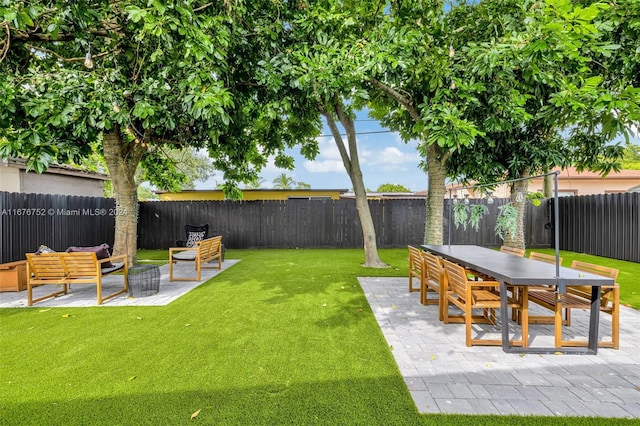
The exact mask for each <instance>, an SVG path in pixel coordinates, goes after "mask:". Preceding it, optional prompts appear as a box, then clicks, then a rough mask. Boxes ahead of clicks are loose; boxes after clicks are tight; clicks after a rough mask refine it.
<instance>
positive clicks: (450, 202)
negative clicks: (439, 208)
mask: <svg viewBox="0 0 640 426" xmlns="http://www.w3.org/2000/svg"><path fill="white" fill-rule="evenodd" d="M452 204H453V198H452V196H451V188H449V248H451V221H452V220H453V211H452V208H451V205H452Z"/></svg>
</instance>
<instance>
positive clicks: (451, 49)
mask: <svg viewBox="0 0 640 426" xmlns="http://www.w3.org/2000/svg"><path fill="white" fill-rule="evenodd" d="M455 54H456V51H455V50H453V44H449V57H450V58H453V57H454V56H455Z"/></svg>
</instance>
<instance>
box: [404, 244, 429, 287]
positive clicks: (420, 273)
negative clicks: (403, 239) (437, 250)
mask: <svg viewBox="0 0 640 426" xmlns="http://www.w3.org/2000/svg"><path fill="white" fill-rule="evenodd" d="M407 248H408V249H409V293H411V292H413V291H422V286H423V283H424V281H425V279H426V268H425V267H424V262H423V260H422V255H421V254H420V253H421V250H420V249H418V248H416V247H413V246H407ZM414 278H417V279H418V280H420V282H419V286H418V287H414V286H413V279H414Z"/></svg>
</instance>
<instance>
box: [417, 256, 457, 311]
mask: <svg viewBox="0 0 640 426" xmlns="http://www.w3.org/2000/svg"><path fill="white" fill-rule="evenodd" d="M422 257H423V259H424V262H425V264H426V266H427V280H426V286H427V288H429V289H431V290H432V291H434V292H437V293H438V301H437V302H438V319H439V320H440V321H444V310H445V309H447V308H448V306H449V305H448V303H447V302H446V292H447V287H448V285H447V280H446V273H445V271H444V269H443V267H442V262H441V259H440V258H439V257H438V256H436V255H435V254H433V253H429V252H423V253H422ZM425 296H426V292H425ZM425 299H426V297H425ZM429 302H430V300H429V299H426V300H425V301H423V302H422V303H423V304H424V305H428V304H430V303H429ZM452 322H454V321H452Z"/></svg>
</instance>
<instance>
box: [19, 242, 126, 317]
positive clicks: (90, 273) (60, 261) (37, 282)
mask: <svg viewBox="0 0 640 426" xmlns="http://www.w3.org/2000/svg"><path fill="white" fill-rule="evenodd" d="M107 262H111V263H112V265H113V266H112V267H108V268H102V266H103V265H104V264H105V263H107ZM113 262H115V263H113ZM116 271H122V272H123V280H124V285H123V288H122V289H119V290H118V291H116V292H115V293H112V294H109V295H107V296H103V295H102V277H103V276H105V275H107V274H110V273H113V272H116ZM127 271H128V265H127V256H126V255H124V254H123V255H120V256H112V257H109V258H107V259H98V257H97V255H96V253H94V252H73V253H41V254H35V253H27V304H28V305H29V306H33V304H34V303H37V302H40V301H42V300H46V299H50V298H52V297H57V296H60V295H62V294H67V293H68V291H69V285H70V284H95V285H96V293H97V302H98V305H101V304H102V303H103V302H104V301H105V300H109V299H111V298H113V297H116V296H118V295H119V294H122V293H125V292H127V290H128V287H129V283H128V281H127ZM50 284H53V285H61V286H62V290H59V291H55V292H53V293H50V294H47V295H45V296H41V297H38V298H36V299H34V298H33V288H34V287H38V286H41V285H50Z"/></svg>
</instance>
